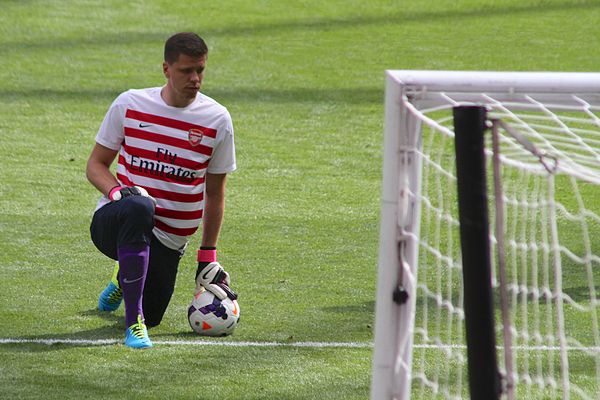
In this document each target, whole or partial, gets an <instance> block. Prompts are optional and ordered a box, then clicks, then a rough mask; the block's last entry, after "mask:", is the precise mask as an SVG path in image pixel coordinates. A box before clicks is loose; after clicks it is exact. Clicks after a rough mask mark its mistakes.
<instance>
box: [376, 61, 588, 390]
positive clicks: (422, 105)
mask: <svg viewBox="0 0 600 400" xmlns="http://www.w3.org/2000/svg"><path fill="white" fill-rule="evenodd" d="M455 110H463V111H464V110H470V112H476V113H480V112H482V111H481V110H483V111H484V112H483V114H485V116H486V118H485V120H477V118H476V119H475V120H476V122H475V123H476V124H479V125H482V124H483V126H484V127H487V128H489V127H490V126H491V125H492V122H493V123H494V126H495V128H494V129H496V131H497V132H498V136H497V137H496V139H497V140H498V145H497V146H496V147H495V148H496V152H497V153H495V154H494V157H492V147H493V146H492V145H491V144H490V143H491V141H492V140H491V136H492V135H491V133H489V134H488V133H486V135H485V138H482V139H481V142H482V144H484V145H485V149H484V150H483V153H482V158H481V160H479V161H477V162H479V163H480V164H481V163H483V164H484V167H485V166H487V169H486V172H484V173H483V175H482V178H483V179H484V180H487V182H488V183H489V185H490V187H491V185H493V184H494V183H496V182H495V181H494V177H497V178H496V179H497V180H498V179H502V180H503V185H496V186H495V187H496V188H501V187H503V188H504V189H503V191H502V192H501V194H498V192H496V193H495V192H494V191H490V192H489V193H488V194H487V196H485V200H484V201H487V203H486V204H485V206H486V207H489V214H490V215H489V226H486V227H485V233H481V232H480V233H479V234H477V233H476V234H475V235H474V236H472V237H471V238H470V239H465V236H464V235H463V234H462V233H463V232H462V230H463V229H464V222H463V220H462V218H463V216H460V217H459V214H464V212H463V211H464V210H465V209H466V211H467V212H471V211H474V207H473V206H469V205H467V206H465V205H464V204H462V205H461V202H462V201H463V200H464V194H461V193H460V191H459V190H458V191H457V187H458V186H459V183H460V182H459V181H461V180H463V177H464V175H465V174H467V176H469V174H472V173H473V171H475V168H473V167H472V166H469V164H468V163H469V162H470V161H473V157H472V156H473V153H472V152H471V150H469V149H467V150H466V151H464V152H463V153H464V154H463V156H462V157H461V155H460V150H459V148H458V147H457V146H458V143H459V141H460V140H461V139H463V138H464V137H463V135H462V134H461V137H460V138H459V137H458V135H459V127H458V126H459V125H460V121H459V119H460V118H456V115H457V113H458V114H459V115H460V113H461V111H455ZM473 110H479V111H473ZM467 112H469V111H467ZM496 121H498V122H496ZM457 124H458V125H457ZM490 131H491V130H488V132H490ZM496 131H495V132H496ZM455 140H456V142H455ZM455 143H456V145H457V146H455ZM455 152H456V153H455ZM461 158H462V160H461ZM492 163H495V164H494V168H492V167H491V164H492ZM383 164H384V167H383V185H382V197H381V225H380V243H379V262H378V265H379V266H378V279H377V298H376V308H375V313H376V318H375V332H374V333H375V348H374V353H373V368H372V369H373V376H372V384H371V399H372V400H382V399H385V400H388V399H402V400H405V399H415V398H417V399H463V398H468V396H469V395H471V396H472V397H471V398H473V399H475V398H497V397H490V396H491V394H490V393H497V392H499V391H500V389H504V394H503V397H502V398H504V397H505V396H506V397H507V398H509V399H513V398H528V399H537V398H540V399H542V398H560V399H571V398H573V399H574V398H577V399H579V398H581V399H597V393H600V333H599V329H598V325H599V324H598V319H599V313H600V299H598V294H597V292H598V290H600V244H596V243H595V241H594V238H595V237H600V217H599V215H600V204H598V203H600V202H598V201H596V200H594V199H596V198H600V189H599V188H600V74H597V73H551V72H543V73H527V72H470V71H387V75H386V95H385V131H384V160H383ZM457 164H458V168H457ZM461 169H462V172H461ZM484 169H485V168H484ZM492 170H493V171H494V174H493V176H492ZM500 177H501V178H500ZM469 186H473V185H469V184H468V185H467V187H469ZM461 198H462V200H461ZM498 204H500V207H501V208H498ZM494 205H496V207H494ZM502 207H504V209H502ZM459 210H460V211H461V212H460V213H459ZM480 218H481V217H480ZM498 218H500V219H501V220H499V219H498ZM486 219H487V218H486ZM498 235H500V237H499V236H498ZM482 236H483V237H482ZM499 239H500V240H499ZM482 241H483V242H482ZM486 244H487V245H486ZM500 244H502V246H501V245H500ZM504 247H506V249H505V250H504ZM461 249H462V251H461ZM472 249H476V251H480V253H486V254H479V255H478V257H482V256H487V258H488V259H489V260H490V264H491V269H490V270H487V273H486V272H485V271H486V269H485V268H484V267H485V266H481V268H479V267H480V266H478V265H477V264H479V263H485V262H486V261H481V259H480V258H478V261H471V264H473V265H474V266H475V268H476V274H479V275H480V276H479V278H475V279H478V280H483V281H486V280H487V281H488V285H489V283H490V281H491V284H492V286H491V291H489V290H488V294H486V293H483V294H482V293H481V292H479V293H475V294H473V293H471V292H470V291H471V290H472V287H471V286H470V285H468V284H469V282H468V281H469V279H470V278H467V277H466V276H464V275H463V274H464V273H466V272H467V271H466V269H468V268H469V267H468V265H467V264H469V260H468V259H466V258H468V257H465V252H466V251H470V250H472ZM500 249H502V250H501V251H502V254H497V252H498V251H500ZM469 257H470V256H469ZM500 259H501V260H502V262H499V260H500ZM504 260H506V262H505V263H504ZM463 264H465V266H464V268H463ZM499 264H502V265H504V264H506V265H505V266H504V267H503V268H502V270H500V271H499V268H500V267H499V266H498V265H499ZM473 265H472V267H473ZM500 275H501V276H500ZM463 276H464V278H463ZM498 276H500V279H497V277H498ZM500 281H502V285H500ZM482 285H485V282H483V283H482ZM501 295H504V298H503V299H502V301H500V297H501ZM472 298H475V299H476V302H475V304H474V306H475V309H476V311H475V313H476V314H487V315H476V317H475V322H476V323H477V324H478V327H476V328H474V329H475V331H476V332H478V333H481V331H482V330H483V331H488V332H489V334H488V335H487V336H486V337H487V339H484V341H485V342H486V343H484V344H483V347H482V348H483V349H487V350H484V351H485V352H486V353H485V354H482V350H481V349H478V348H477V347H476V346H477V345H478V344H477V343H478V342H479V345H481V341H482V340H481V336H479V335H477V334H475V342H473V338H470V336H471V335H472V333H470V331H471V332H472V331H473V328H472V327H471V328H469V325H471V323H470V321H473V318H471V317H470V316H469V313H470V311H469V308H473V304H472V303H471V302H470V299H472ZM477 299H478V300H479V301H477ZM488 300H489V301H488ZM486 310H487V311H486ZM482 320H484V321H487V322H483V323H482ZM494 323H495V324H496V326H495V327H494ZM482 324H483V325H482ZM503 324H507V325H509V326H503ZM465 326H466V328H467V329H465ZM507 336H508V338H507ZM474 343H475V344H474ZM474 346H475V347H474ZM471 352H475V353H476V354H477V359H479V360H480V361H481V360H486V361H484V363H485V364H489V365H488V367H487V369H486V367H485V365H484V366H474V365H472V364H471V361H472V358H473V356H472V354H471ZM496 352H497V353H498V354H497V356H496ZM497 363H498V365H497V366H496V364H497ZM573 365H575V366H577V367H573ZM582 366H585V367H584V369H585V372H581V368H582ZM473 374H476V376H477V374H484V375H485V378H483V379H487V380H484V381H482V380H481V379H482V378H481V375H479V376H478V377H476V378H475V380H472V381H470V382H469V377H471V378H472V377H473ZM507 374H509V375H510V376H507ZM500 375H501V376H502V378H503V379H502V381H500ZM486 390H487V392H486ZM477 392H479V395H478V394H477ZM478 396H479V397H478Z"/></svg>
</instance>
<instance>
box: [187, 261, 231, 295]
mask: <svg viewBox="0 0 600 400" xmlns="http://www.w3.org/2000/svg"><path fill="white" fill-rule="evenodd" d="M216 258H217V255H216V250H214V249H213V250H205V249H200V250H198V268H197V269H196V290H195V294H198V293H199V292H201V291H202V290H203V289H206V290H208V291H209V292H211V293H212V294H214V295H215V296H216V297H217V298H218V299H219V300H223V299H225V298H226V297H229V298H230V299H232V300H236V299H237V294H236V293H235V292H234V291H233V290H231V288H230V287H229V285H230V282H231V281H230V278H229V274H228V273H227V272H226V271H225V270H224V269H223V267H222V266H221V264H219V262H218V261H217V260H216Z"/></svg>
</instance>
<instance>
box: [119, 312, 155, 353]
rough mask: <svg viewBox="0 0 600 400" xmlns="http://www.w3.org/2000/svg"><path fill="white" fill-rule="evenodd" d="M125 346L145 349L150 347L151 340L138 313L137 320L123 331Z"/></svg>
mask: <svg viewBox="0 0 600 400" xmlns="http://www.w3.org/2000/svg"><path fill="white" fill-rule="evenodd" d="M124 343H125V346H127V347H131V348H134V349H146V348H148V347H152V342H151V341H150V338H149V337H148V329H146V325H145V324H144V320H143V319H142V316H141V315H138V319H137V322H136V323H135V324H133V325H131V326H130V327H129V328H127V330H126V331H125V342H124Z"/></svg>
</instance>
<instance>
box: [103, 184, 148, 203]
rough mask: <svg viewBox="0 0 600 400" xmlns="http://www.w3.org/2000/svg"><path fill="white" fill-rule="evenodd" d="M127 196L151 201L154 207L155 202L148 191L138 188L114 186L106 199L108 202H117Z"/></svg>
mask: <svg viewBox="0 0 600 400" xmlns="http://www.w3.org/2000/svg"><path fill="white" fill-rule="evenodd" d="M129 196H142V197H148V198H149V199H150V200H152V203H154V206H156V200H155V199H154V197H152V196H150V195H149V194H148V191H147V190H146V189H144V188H143V187H140V186H115V187H114V188H112V189H110V191H109V192H108V198H109V199H110V201H119V200H121V199H124V198H125V197H129Z"/></svg>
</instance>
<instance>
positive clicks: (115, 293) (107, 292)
mask: <svg viewBox="0 0 600 400" xmlns="http://www.w3.org/2000/svg"><path fill="white" fill-rule="evenodd" d="M121 301H123V291H122V290H121V288H120V287H118V286H116V285H115V284H114V283H112V282H109V283H108V286H107V287H106V288H105V289H104V290H103V291H102V293H100V297H99V298H98V310H100V311H115V310H116V309H117V308H119V306H120V305H121Z"/></svg>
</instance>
